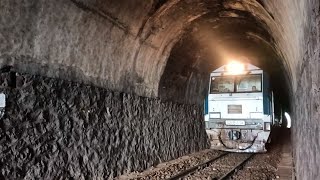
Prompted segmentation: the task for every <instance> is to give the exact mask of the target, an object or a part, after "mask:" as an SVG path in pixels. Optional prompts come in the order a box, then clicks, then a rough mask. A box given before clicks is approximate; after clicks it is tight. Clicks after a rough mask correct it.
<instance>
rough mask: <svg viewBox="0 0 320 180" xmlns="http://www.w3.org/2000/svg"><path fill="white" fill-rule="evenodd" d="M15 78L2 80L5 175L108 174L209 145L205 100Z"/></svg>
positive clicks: (0, 136) (0, 170)
mask: <svg viewBox="0 0 320 180" xmlns="http://www.w3.org/2000/svg"><path fill="white" fill-rule="evenodd" d="M13 75H14V74H13ZM14 77H15V76H12V73H11V76H9V74H8V73H4V74H2V75H1V78H0V79H1V80H0V82H1V91H2V92H4V93H5V94H6V101H7V103H6V109H5V115H4V117H3V118H1V120H0V151H1V155H0V174H1V175H0V177H1V178H6V179H22V178H27V179H37V178H39V179H59V178H62V179H67V178H71V179H72V178H73V179H106V178H111V177H114V176H117V175H119V174H122V173H125V172H131V171H139V170H143V169H146V168H148V167H150V166H152V165H155V164H158V163H160V162H163V161H167V160H170V159H173V158H177V157H179V156H182V155H185V154H188V153H191V152H195V151H198V150H201V149H204V148H207V147H208V143H207V136H206V133H205V131H204V123H203V121H202V110H201V107H199V106H196V105H181V104H174V103H170V102H161V101H160V100H157V99H150V98H143V97H139V96H135V95H131V94H125V93H118V92H112V91H109V90H105V89H102V88H97V87H92V86H87V85H83V84H79V83H73V82H69V81H63V80H57V79H50V78H44V77H41V76H32V75H25V74H17V76H16V78H14ZM10 79H11V80H10ZM8 80H10V81H8ZM8 84H9V86H8ZM14 86H16V87H14Z"/></svg>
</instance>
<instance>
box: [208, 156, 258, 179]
mask: <svg viewBox="0 0 320 180" xmlns="http://www.w3.org/2000/svg"><path fill="white" fill-rule="evenodd" d="M253 156H254V154H251V155H250V156H249V157H247V158H246V159H245V160H243V161H242V162H240V163H238V164H237V165H236V166H235V167H234V168H232V169H231V170H230V171H228V172H227V173H226V174H225V175H223V176H222V177H220V178H212V179H218V180H225V179H227V178H229V177H230V176H231V175H232V174H234V173H235V172H236V171H237V170H239V169H240V168H241V167H243V165H244V164H245V163H246V162H247V161H249V159H251V158H252V157H253Z"/></svg>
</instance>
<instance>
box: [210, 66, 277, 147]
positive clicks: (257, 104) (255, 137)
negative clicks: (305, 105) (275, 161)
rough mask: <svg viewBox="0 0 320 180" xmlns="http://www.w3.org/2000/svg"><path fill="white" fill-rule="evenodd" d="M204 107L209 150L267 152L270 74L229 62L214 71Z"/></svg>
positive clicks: (271, 114)
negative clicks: (209, 144) (209, 143)
mask: <svg viewBox="0 0 320 180" xmlns="http://www.w3.org/2000/svg"><path fill="white" fill-rule="evenodd" d="M204 106H205V125H206V131H207V134H208V136H209V139H210V142H211V148H212V149H216V150H222V151H229V152H248V153H259V152H266V148H265V145H266V143H267V142H268V141H269V140H270V139H269V138H270V132H271V127H272V126H273V124H274V123H275V118H274V98H273V93H272V91H271V90H270V83H269V76H268V74H267V73H266V72H264V71H263V70H262V69H260V68H258V67H256V66H254V65H252V64H249V63H240V62H230V63H229V64H226V65H224V66H222V67H220V68H218V69H216V70H214V71H213V72H212V73H211V74H210V81H209V92H208V96H207V97H206V100H205V104H204Z"/></svg>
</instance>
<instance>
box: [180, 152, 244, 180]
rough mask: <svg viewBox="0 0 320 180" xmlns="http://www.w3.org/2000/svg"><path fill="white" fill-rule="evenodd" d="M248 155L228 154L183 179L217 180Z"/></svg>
mask: <svg viewBox="0 0 320 180" xmlns="http://www.w3.org/2000/svg"><path fill="white" fill-rule="evenodd" d="M249 156H250V154H239V153H231V154H228V155H226V156H224V157H222V158H220V159H218V160H217V161H215V162H214V163H212V164H211V165H209V166H208V167H206V168H204V169H202V170H199V171H197V172H195V173H194V174H192V175H189V176H188V177H186V178H184V179H188V180H189V179H214V178H219V177H221V176H223V175H224V174H226V173H227V172H228V171H230V170H231V169H232V168H233V167H235V166H236V165H237V164H238V163H240V162H242V161H243V160H245V159H246V158H248V157H249Z"/></svg>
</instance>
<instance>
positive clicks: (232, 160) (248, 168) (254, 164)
mask: <svg viewBox="0 0 320 180" xmlns="http://www.w3.org/2000/svg"><path fill="white" fill-rule="evenodd" d="M280 134H281V133H279V132H276V133H275V136H276V137H281V138H275V139H276V140H274V141H273V142H272V144H270V145H268V146H267V150H268V152H267V153H263V154H256V155H255V156H254V157H253V158H252V159H250V160H249V161H248V162H247V163H246V164H245V165H244V167H243V169H241V170H239V171H238V172H236V173H235V174H234V175H233V176H232V177H231V178H230V179H235V180H272V179H278V178H279V177H277V175H276V172H277V164H278V163H279V162H280V159H281V151H282V145H283V142H284V141H285V140H286V139H287V138H289V137H287V136H285V135H280ZM222 153H224V152H221V151H215V150H209V149H208V150H204V151H201V152H197V153H194V154H190V155H188V156H183V157H181V158H178V159H175V160H172V161H169V162H165V163H161V164H159V165H157V166H156V167H152V168H150V169H148V170H146V171H144V172H133V173H130V174H126V175H122V176H119V177H118V178H116V179H119V180H123V179H139V180H144V179H167V178H169V177H171V176H173V175H175V174H177V173H179V172H181V171H183V170H186V169H188V168H190V167H192V166H195V165H197V164H200V163H203V162H204V161H206V160H209V159H211V158H214V157H217V156H219V155H220V154H222ZM248 156H249V154H241V153H231V154H228V155H226V156H224V157H223V158H221V159H219V160H217V161H215V162H214V163H212V164H211V165H209V166H208V167H206V168H204V169H202V170H199V171H197V172H196V173H194V174H192V175H189V176H187V177H185V178H184V179H188V180H189V179H211V178H214V177H220V176H222V175H223V174H225V173H226V172H227V171H228V170H230V169H231V168H233V167H234V166H235V165H236V164H238V163H239V162H241V161H242V160H244V159H245V158H246V157H248Z"/></svg>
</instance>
